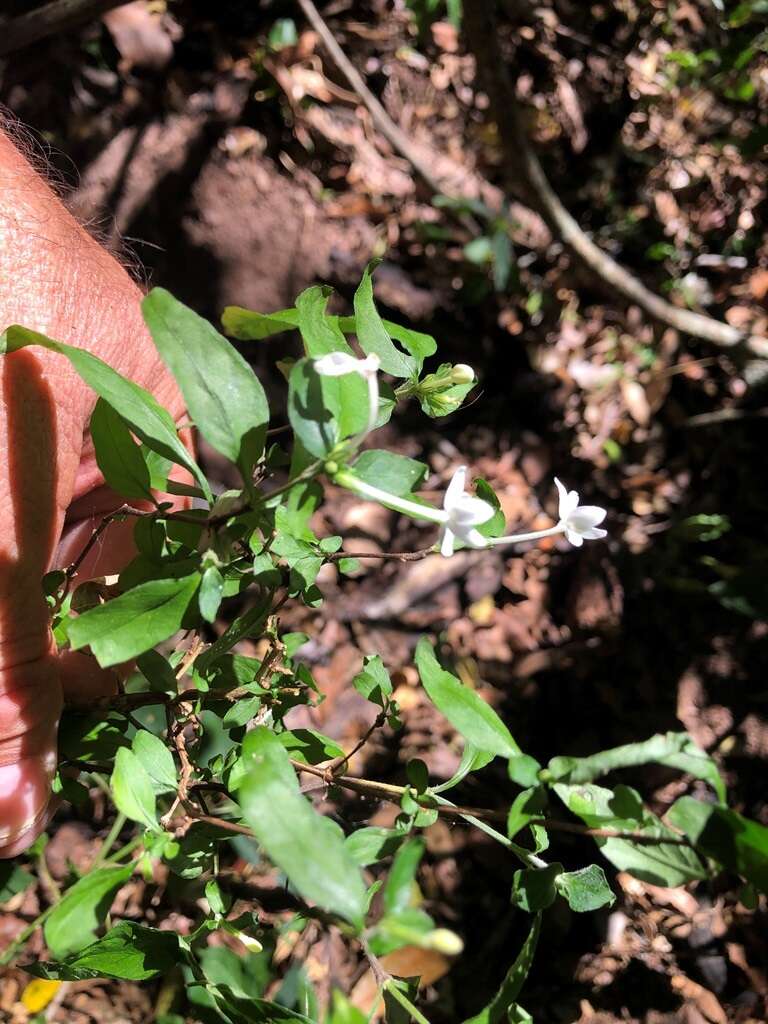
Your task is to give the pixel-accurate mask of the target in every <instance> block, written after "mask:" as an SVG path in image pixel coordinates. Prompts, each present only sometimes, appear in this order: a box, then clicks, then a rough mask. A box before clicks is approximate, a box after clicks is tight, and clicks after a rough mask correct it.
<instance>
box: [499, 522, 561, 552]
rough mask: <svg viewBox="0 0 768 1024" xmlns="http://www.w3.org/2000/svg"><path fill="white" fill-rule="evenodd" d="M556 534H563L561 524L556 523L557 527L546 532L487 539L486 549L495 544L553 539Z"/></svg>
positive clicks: (535, 531)
mask: <svg viewBox="0 0 768 1024" xmlns="http://www.w3.org/2000/svg"><path fill="white" fill-rule="evenodd" d="M558 533H565V527H564V526H563V524H562V523H558V524H557V526H550V527H549V529H547V530H534V531H533V533H513V534H510V535H509V536H507V537H489V538H488V547H493V546H495V545H497V544H520V543H521V542H522V541H525V540H541V538H542V537H555V536H557V534H558Z"/></svg>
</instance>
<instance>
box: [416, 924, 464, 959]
mask: <svg viewBox="0 0 768 1024" xmlns="http://www.w3.org/2000/svg"><path fill="white" fill-rule="evenodd" d="M426 939H427V942H426V943H425V945H428V947H429V949H434V950H435V952H437V953H443V954H444V955H445V956H458V955H459V953H461V952H462V950H463V949H464V943H463V942H462V941H461V939H460V938H459V936H458V935H457V934H456V932H452V931H449V929H448V928H435V930H434V931H432V932H429V934H428V935H427V936H426Z"/></svg>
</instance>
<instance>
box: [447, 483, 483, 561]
mask: <svg viewBox="0 0 768 1024" xmlns="http://www.w3.org/2000/svg"><path fill="white" fill-rule="evenodd" d="M466 479H467V467H466V466H459V468H458V469H457V470H456V472H455V473H454V474H453V477H452V478H451V482H450V483H449V484H448V487H447V488H446V491H445V497H444V498H443V512H444V513H445V515H446V519H445V525H444V526H443V530H442V533H441V536H440V554H441V555H444V556H445V557H446V558H449V557H450V556H451V555H452V554H453V548H454V544H455V541H456V538H457V537H458V539H459V540H460V541H463V542H464V543H465V544H468V545H469V546H470V547H472V548H485V547H487V546H488V540H487V538H486V537H484V536H483V535H482V534H481V533H480V531H479V530H477V529H476V527H477V526H481V525H482V524H483V523H487V522H488V520H489V519H491V518H492V517H493V514H494V509H493V507H492V506H491V505H489V504H488V502H487V501H483V499H482V498H476V497H474V496H473V495H471V494H467V493H466V491H465V490H464V486H465V483H466Z"/></svg>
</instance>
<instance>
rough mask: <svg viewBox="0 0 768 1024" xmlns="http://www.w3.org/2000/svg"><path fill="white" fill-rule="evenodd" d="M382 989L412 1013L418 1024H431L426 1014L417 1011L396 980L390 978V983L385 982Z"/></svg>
mask: <svg viewBox="0 0 768 1024" xmlns="http://www.w3.org/2000/svg"><path fill="white" fill-rule="evenodd" d="M382 989H383V990H386V991H387V992H389V994H390V995H391V996H392V998H393V999H396V1000H397V1001H398V1003H400V1005H401V1006H402V1007H403V1009H404V1010H407V1012H408V1013H410V1015H411V1018H412V1019H413V1020H415V1021H416V1022H417V1024H429V1021H428V1020H427V1018H426V1017H425V1016H424V1014H423V1013H422V1012H421V1011H420V1010H417V1009H416V1007H415V1006H414V1005H413V1003H412V1002H411V1000H410V999H409V998H408V996H407V995H406V994H405V993H404V992H403V991H402V990H401V989H400V988H399V987H398V985H397V982H396V981H395V979H394V978H390V979H389V980H388V981H385V982H384V984H383V985H382Z"/></svg>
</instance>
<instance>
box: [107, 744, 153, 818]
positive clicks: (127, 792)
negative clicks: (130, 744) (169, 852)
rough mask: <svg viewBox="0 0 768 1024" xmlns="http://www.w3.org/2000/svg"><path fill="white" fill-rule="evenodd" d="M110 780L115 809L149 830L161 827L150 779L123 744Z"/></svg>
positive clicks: (116, 756) (137, 760)
mask: <svg viewBox="0 0 768 1024" xmlns="http://www.w3.org/2000/svg"><path fill="white" fill-rule="evenodd" d="M110 784H111V786H112V797H113V799H114V801H115V806H116V807H117V809H118V811H122V812H123V814H124V815H125V816H126V818H130V819H131V821H137V822H138V823H139V824H140V825H144V827H145V828H148V829H150V830H151V831H153V832H160V831H161V829H160V826H159V825H158V823H157V815H156V812H155V790H154V788H153V786H152V780H151V779H150V777H149V773H148V772H147V770H146V769H145V767H144V765H143V764H142V763H141V761H140V760H139V759H138V757H137V756H136V755H135V754H134V753H133V751H132V750H127V749H126V748H125V747H121V748H120V749H119V750H118V752H117V754H116V755H115V766H114V769H113V771H112V778H111V780H110Z"/></svg>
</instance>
